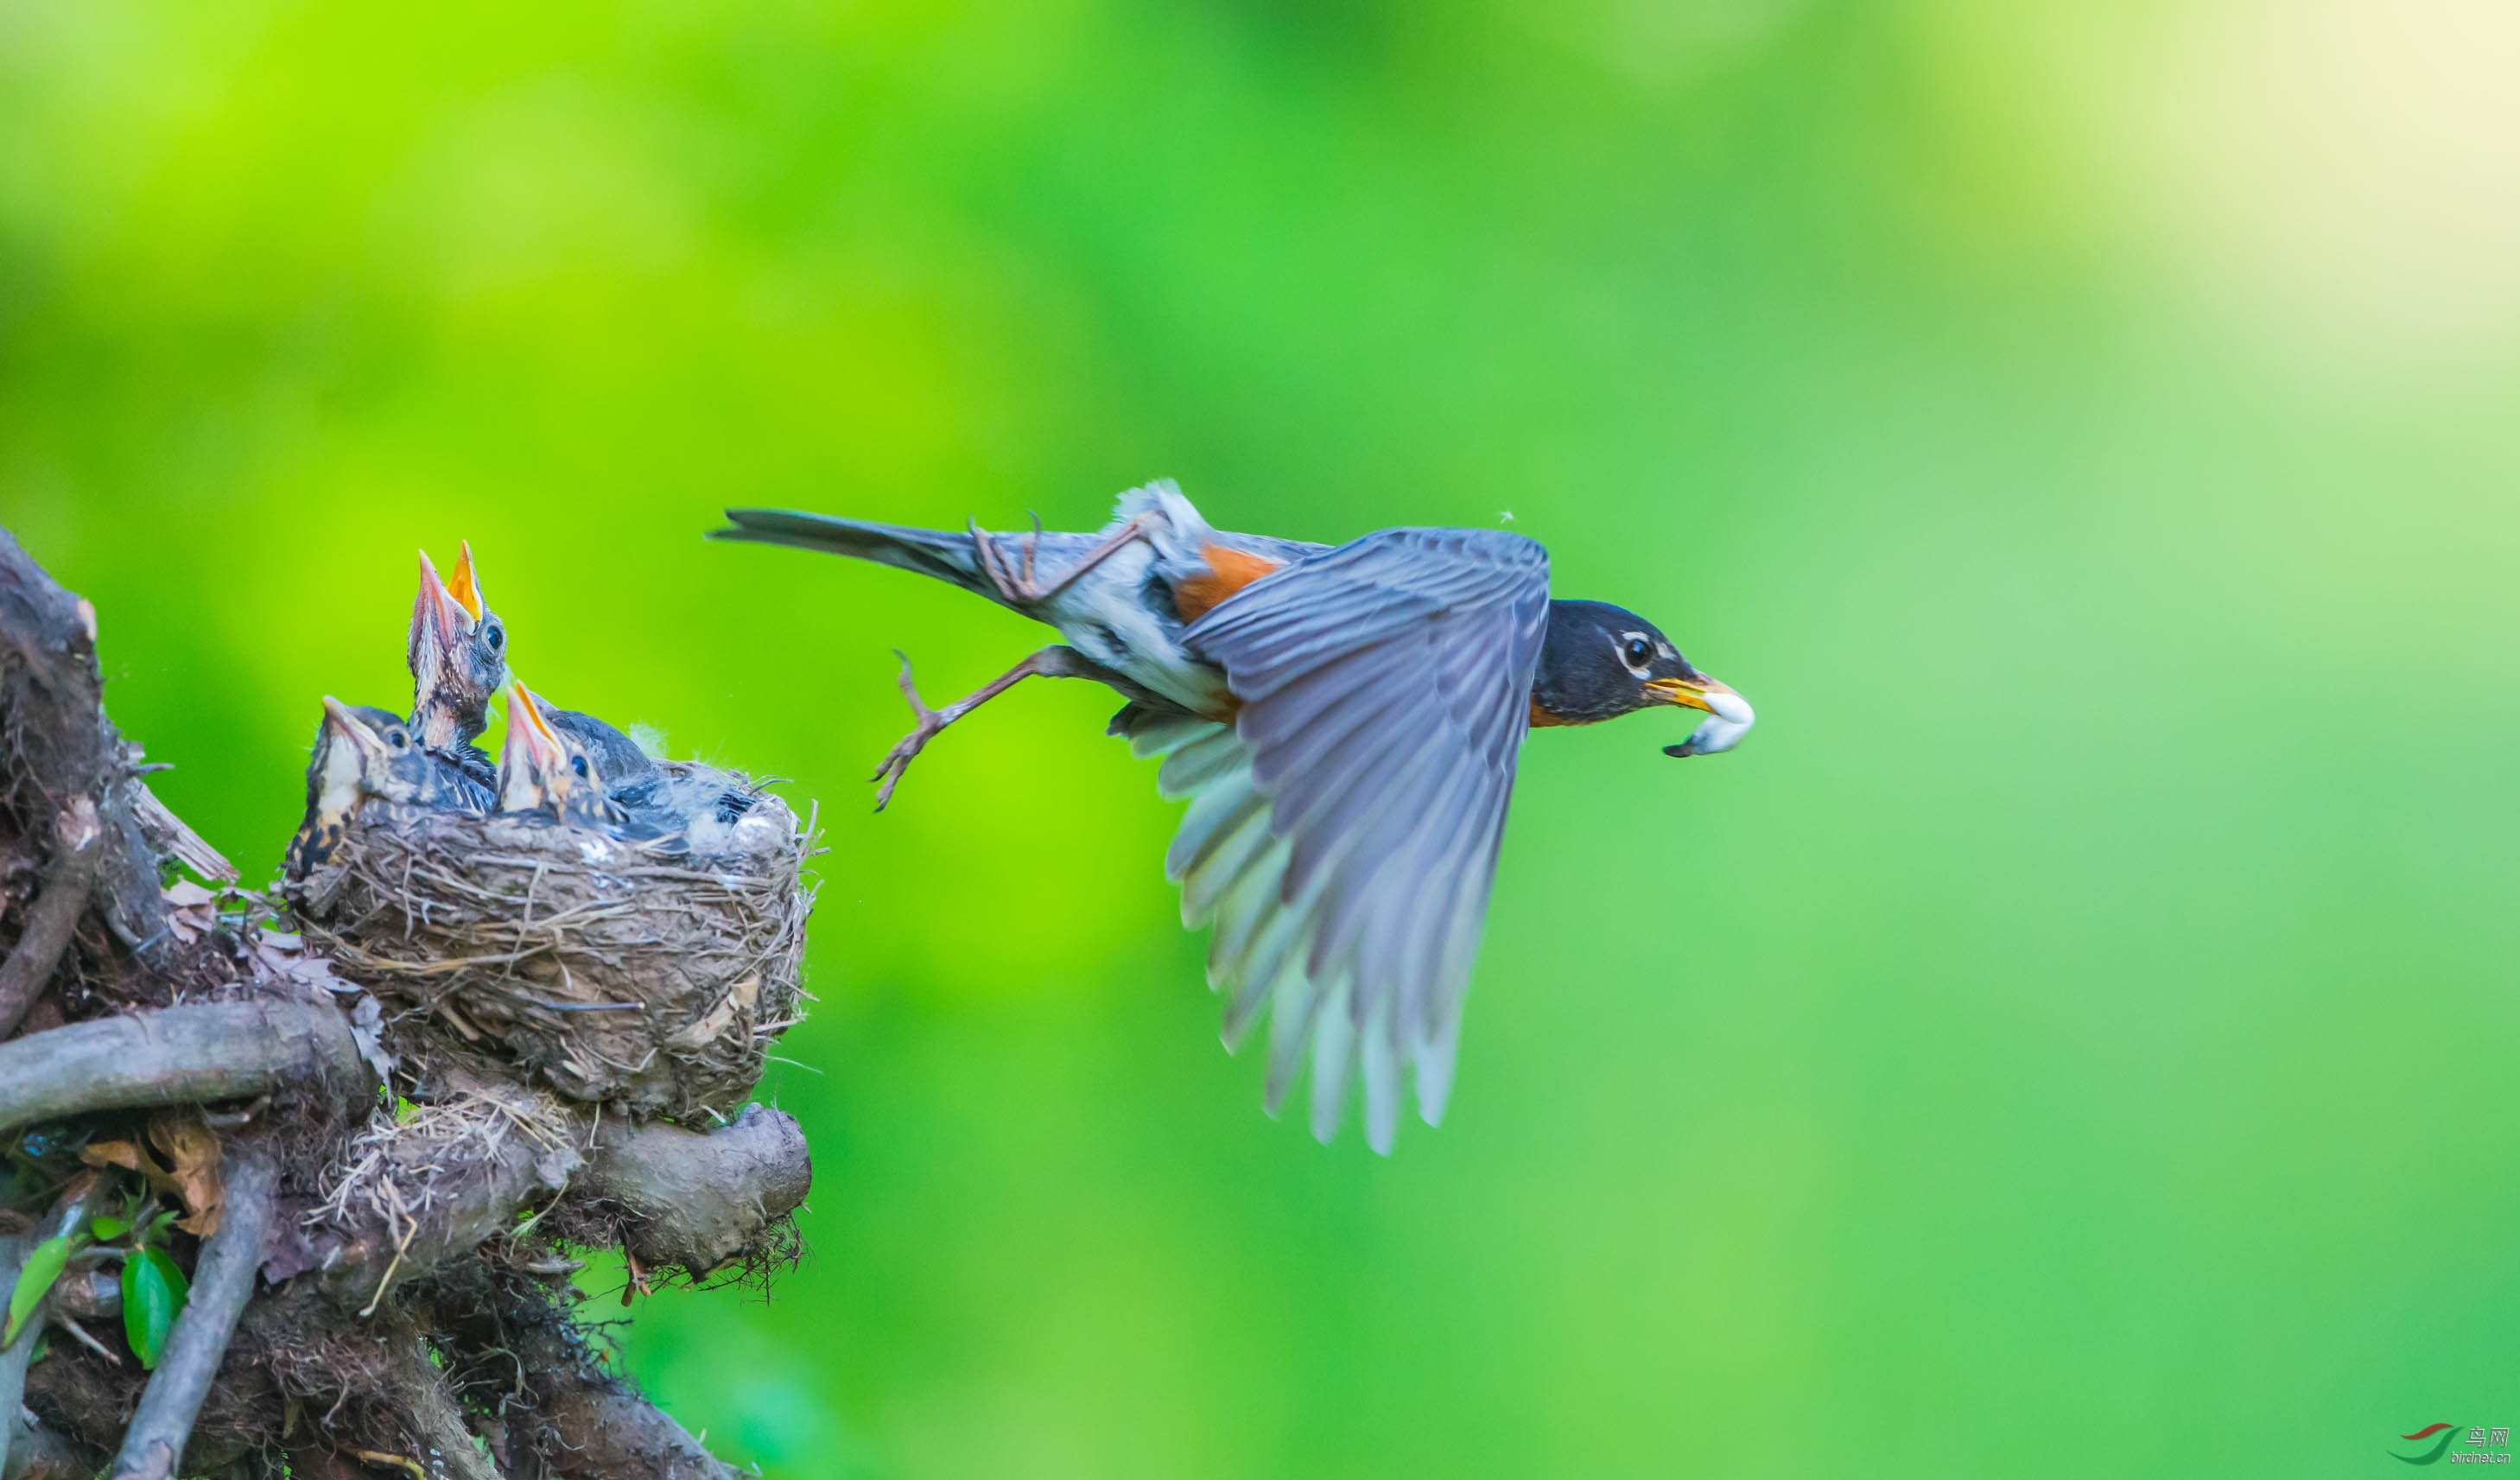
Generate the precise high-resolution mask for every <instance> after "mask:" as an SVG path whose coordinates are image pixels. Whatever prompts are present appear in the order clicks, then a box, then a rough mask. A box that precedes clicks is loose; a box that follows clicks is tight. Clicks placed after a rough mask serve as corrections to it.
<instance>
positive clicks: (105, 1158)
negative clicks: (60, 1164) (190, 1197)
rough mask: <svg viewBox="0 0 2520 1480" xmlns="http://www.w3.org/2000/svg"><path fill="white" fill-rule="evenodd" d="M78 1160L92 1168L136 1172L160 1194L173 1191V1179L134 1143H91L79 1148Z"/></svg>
mask: <svg viewBox="0 0 2520 1480" xmlns="http://www.w3.org/2000/svg"><path fill="white" fill-rule="evenodd" d="M79 1160H81V1161H84V1162H86V1163H87V1164H88V1165H89V1166H92V1167H120V1168H122V1169H123V1170H125V1171H129V1172H138V1173H139V1174H140V1175H141V1176H142V1177H143V1178H145V1179H147V1181H148V1183H149V1185H150V1186H151V1187H153V1188H157V1189H158V1191H160V1192H172V1191H174V1190H175V1179H174V1178H172V1177H169V1176H167V1175H166V1169H165V1168H164V1167H161V1166H159V1165H158V1163H157V1162H156V1161H155V1160H154V1159H152V1158H151V1156H150V1154H149V1152H148V1150H147V1148H146V1147H144V1146H142V1145H141V1144H140V1143H138V1142H136V1141H91V1142H89V1143H88V1144H86V1145H83V1146H81V1147H79Z"/></svg>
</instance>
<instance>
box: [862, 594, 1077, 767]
mask: <svg viewBox="0 0 2520 1480" xmlns="http://www.w3.org/2000/svg"><path fill="white" fill-rule="evenodd" d="M984 548H985V547H984ZM892 655H893V656H895V657H897V658H900V659H901V696H902V697H903V698H905V699H908V700H909V701H910V712H911V713H912V714H914V715H916V716H918V719H919V723H918V725H917V726H916V727H915V728H914V729H912V730H911V732H910V733H909V734H908V735H905V736H903V737H902V738H901V742H900V743H899V744H897V745H894V746H893V747H892V750H891V753H889V754H887V755H886V756H884V758H883V764H882V765H880V766H877V767H876V768H875V775H873V776H871V777H868V778H867V780H868V781H870V782H876V783H879V784H880V789H878V790H877V792H876V794H875V809H876V810H877V812H880V811H882V810H883V808H884V804H885V803H886V802H889V801H891V800H892V788H893V787H895V786H897V785H900V784H901V777H902V773H904V772H906V771H908V770H909V769H910V763H911V761H912V760H913V759H915V758H916V757H917V756H918V754H919V752H920V751H921V750H922V749H925V748H926V745H927V742H928V741H929V740H933V739H935V738H936V736H937V735H938V734H939V733H940V732H941V731H943V730H944V728H945V727H946V726H947V725H950V724H952V723H954V722H955V721H956V720H958V719H961V718H962V717H963V716H964V715H967V714H968V713H970V712H971V711H972V710H974V709H977V708H979V707H980V706H981V705H982V704H985V703H987V702H988V701H989V700H991V699H993V698H996V697H997V696H998V695H1001V694H1004V693H1006V692H1007V691H1008V690H1010V689H1012V688H1013V687H1014V686H1015V685H1017V684H1019V683H1022V682H1023V681H1024V680H1025V679H1028V678H1091V679H1101V680H1102V681H1104V682H1106V683H1110V682H1119V683H1125V682H1126V681H1125V680H1122V679H1120V677H1119V675H1117V674H1115V673H1112V672H1111V671H1110V670H1109V669H1106V668H1102V667H1100V666H1098V665H1097V664H1095V663H1093V662H1091V661H1089V660H1088V659H1087V658H1086V657H1085V656H1084V655H1083V654H1081V653H1079V652H1078V651H1077V650H1075V649H1073V648H1062V647H1060V646H1058V645H1057V644H1055V643H1054V644H1052V645H1051V646H1050V647H1047V648H1044V649H1042V650H1040V651H1039V652H1036V653H1034V654H1033V655H1032V656H1030V657H1028V658H1025V659H1024V660H1023V661H1022V662H1020V663H1017V664H1015V665H1014V666H1013V667H1012V668H1010V669H1008V670H1007V671H1006V672H1004V673H1002V674H999V675H998V676H997V677H996V678H993V679H991V680H989V681H988V682H987V683H985V684H982V685H981V686H980V687H979V688H977V689H975V690H973V691H972V692H971V693H970V694H968V695H965V696H964V697H962V698H958V699H956V700H955V701H954V702H952V703H950V704H947V705H946V706H945V707H944V708H942V709H930V708H928V707H927V704H926V701H925V700H923V699H922V698H921V697H920V696H919V685H918V684H916V683H914V682H912V680H911V677H910V655H909V654H908V653H906V652H903V651H902V650H900V649H898V648H896V649H894V650H892Z"/></svg>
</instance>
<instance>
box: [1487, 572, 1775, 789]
mask: <svg viewBox="0 0 2520 1480" xmlns="http://www.w3.org/2000/svg"><path fill="white" fill-rule="evenodd" d="M1663 704H1677V705H1679V706H1681V707H1682V708H1687V709H1702V710H1704V711H1706V712H1707V713H1708V714H1709V715H1711V716H1713V717H1712V718H1711V719H1709V720H1708V721H1707V722H1706V723H1705V724H1704V725H1702V726H1700V727H1699V733H1700V734H1701V735H1702V734H1705V732H1707V731H1709V730H1713V731H1716V732H1717V733H1716V734H1715V735H1713V736H1709V737H1708V740H1709V743H1706V744H1703V745H1700V744H1698V743H1697V740H1698V736H1696V735H1692V736H1690V737H1689V739H1688V740H1687V741H1684V742H1683V743H1682V744H1679V745H1671V746H1666V747H1665V748H1666V749H1667V750H1669V751H1670V753H1672V754H1674V755H1703V754H1706V753H1708V752H1709V751H1713V750H1722V749H1730V748H1731V747H1732V745H1733V742H1734V741H1736V740H1739V739H1740V738H1741V734H1742V732H1744V731H1746V730H1748V729H1749V728H1750V723H1751V719H1752V715H1751V712H1750V706H1749V705H1748V704H1747V703H1745V702H1743V700H1742V698H1741V696H1740V695H1737V694H1735V693H1733V690H1732V688H1731V687H1730V686H1729V685H1726V684H1724V683H1722V682H1719V681H1718V680H1715V679H1712V678H1709V677H1707V676H1706V675H1705V674H1703V673H1700V672H1698V671H1697V670H1696V669H1695V668H1694V667H1692V666H1690V664H1689V661H1688V659H1687V658H1685V657H1683V656H1681V655H1680V650H1679V649H1678V648H1675V647H1673V646H1672V643H1671V639H1669V638H1667V637H1665V636H1663V635H1662V629H1661V628H1659V627H1656V626H1655V625H1654V624H1653V623H1651V622H1649V621H1646V620H1645V619H1644V618H1643V617H1641V616H1639V615H1637V614H1636V613H1635V612H1633V611H1630V610H1628V609H1627V608H1626V607H1624V606H1613V605H1610V604H1609V603H1607V602H1551V603H1550V604H1549V636H1548V638H1547V640H1546V641H1545V642H1544V643H1543V644H1542V646H1541V650H1540V667H1539V670H1538V671H1537V672H1535V673H1534V674H1533V675H1532V681H1531V722H1532V723H1533V724H1535V725H1592V724H1598V723H1599V722H1600V721H1602V720H1605V719H1617V718H1618V717H1619V716H1620V715H1623V714H1634V713H1635V712H1637V711H1638V710H1640V709H1649V708H1653V707H1655V706H1657V705H1663Z"/></svg>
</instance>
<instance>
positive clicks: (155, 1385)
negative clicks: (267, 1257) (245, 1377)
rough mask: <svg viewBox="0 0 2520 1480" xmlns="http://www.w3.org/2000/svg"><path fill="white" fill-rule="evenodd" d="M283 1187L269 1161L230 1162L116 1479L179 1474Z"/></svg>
mask: <svg viewBox="0 0 2520 1480" xmlns="http://www.w3.org/2000/svg"><path fill="white" fill-rule="evenodd" d="M278 1181H279V1179H278V1178H277V1177H276V1176H275V1175H274V1173H273V1172H272V1169H271V1164H270V1162H268V1161H266V1160H264V1159H263V1158H262V1157H260V1156H259V1155H255V1154H250V1153H248V1154H240V1155H237V1156H235V1157H232V1158H231V1164H230V1165H229V1166H228V1167H227V1169H226V1183H227V1211H226V1214H225V1215H224V1216H223V1217H222V1218H221V1219H220V1220H219V1231H218V1232H217V1233H212V1234H211V1235H210V1236H209V1237H208V1238H207V1239H206V1240H204V1241H203V1244H202V1259H201V1263H200V1264H199V1265H198V1266H196V1267H195V1269H194V1272H193V1287H192V1293H191V1294H190V1295H189V1296H188V1297H186V1299H185V1301H184V1309H183V1313H182V1314H180V1315H178V1316H177V1317H176V1318H175V1324H174V1326H173V1328H171V1329H170V1330H168V1331H167V1333H166V1349H165V1354H164V1355H163V1356H162V1357H161V1358H160V1359H159V1361H158V1370H157V1372H156V1373H155V1374H154V1375H152V1376H151V1377H150V1379H149V1385H148V1386H147V1387H146V1388H143V1389H142V1390H141V1393H140V1410H139V1412H138V1413H133V1414H132V1415H131V1427H130V1428H129V1429H127V1430H126V1431H125V1432H124V1433H123V1436H122V1452H121V1453H120V1454H119V1455H117V1456H115V1457H114V1460H113V1477H114V1480H170V1477H171V1476H172V1475H173V1474H174V1473H175V1464H176V1461H178V1460H179V1459H181V1458H183V1456H184V1441H185V1440H186V1439H188V1438H190V1437H191V1436H192V1432H193V1419H194V1418H195V1416H197V1415H198V1414H199V1413H201V1411H202V1400H203V1398H205V1397H207V1396H209V1391H210V1379H211V1378H213V1377H215V1376H217V1375H218V1371H219V1362H220V1360H221V1359H222V1358H224V1357H225V1356H226V1355H227V1350H228V1338H229V1336H231V1335H233V1334H234V1333H235V1331H236V1323H237V1318H238V1317H239V1316H241V1315H243V1314H244V1313H245V1303H246V1301H247V1299H248V1297H250V1296H251V1295H252V1294H253V1280H254V1272H255V1271H256V1270H257V1269H259V1268H261V1266H262V1255H263V1249H264V1246H265V1245H266V1244H267V1243H268V1242H269V1241H270V1236H271V1229H272V1223H273V1219H274V1214H275V1212H276V1202H275V1198H274V1196H273V1194H274V1191H275V1190H276V1188H277V1184H278Z"/></svg>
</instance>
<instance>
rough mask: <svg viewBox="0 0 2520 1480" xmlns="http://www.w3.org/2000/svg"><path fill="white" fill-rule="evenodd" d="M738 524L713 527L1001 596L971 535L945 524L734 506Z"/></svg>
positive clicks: (715, 532) (724, 535) (727, 534)
mask: <svg viewBox="0 0 2520 1480" xmlns="http://www.w3.org/2000/svg"><path fill="white" fill-rule="evenodd" d="M726 516H727V517H728V518H729V519H731V520H733V521H734V527H732V528H728V529H712V530H710V531H709V532H708V537H709V538H710V539H713V540H749V541H751V542H753V543H755V544H761V545H793V546H795V547H796V548H797V549H799V550H828V551H830V552H831V553H832V554H833V555H847V556H855V557H856V558H857V559H859V560H862V561H875V562H876V563H877V564H878V565H898V566H900V567H901V568H902V569H904V570H916V571H918V572H919V573H920V574H922V575H932V576H934V577H936V578H937V579H938V580H940V581H950V582H952V583H953V584H955V585H957V586H960V587H962V588H963V589H964V590H966V591H969V592H973V593H976V594H977V595H980V596H985V597H987V598H989V599H990V600H992V601H995V600H997V598H998V592H997V588H996V587H995V586H993V585H991V584H990V582H989V578H988V577H987V576H985V575H983V574H981V572H980V562H979V559H978V557H977V556H976V555H975V554H974V553H973V552H972V548H971V537H970V535H968V534H964V533H949V532H948V531H946V530H942V529H912V528H908V527H906V526H904V525H900V524H877V523H871V522H869V521H868V520H865V519H844V518H839V517H837V516H832V515H828V514H800V513H798V512H796V511H795V510H792V509H730V510H728V511H727V512H726Z"/></svg>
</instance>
